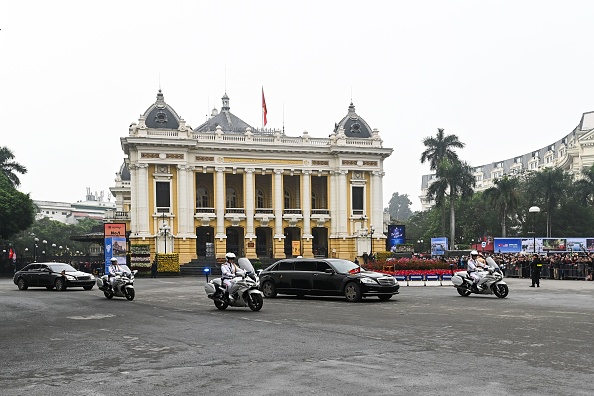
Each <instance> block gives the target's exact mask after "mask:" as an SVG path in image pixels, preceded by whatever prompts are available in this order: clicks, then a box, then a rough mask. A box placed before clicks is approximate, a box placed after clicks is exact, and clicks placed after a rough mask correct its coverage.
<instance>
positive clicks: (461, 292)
mask: <svg viewBox="0 0 594 396" xmlns="http://www.w3.org/2000/svg"><path fill="white" fill-rule="evenodd" d="M456 290H458V294H459V295H461V296H462V297H468V296H470V293H471V292H470V290H467V289H456Z"/></svg>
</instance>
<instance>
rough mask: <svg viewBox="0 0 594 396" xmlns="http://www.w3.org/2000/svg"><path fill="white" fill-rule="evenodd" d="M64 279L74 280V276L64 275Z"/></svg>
mask: <svg viewBox="0 0 594 396" xmlns="http://www.w3.org/2000/svg"><path fill="white" fill-rule="evenodd" d="M66 279H68V280H76V278H75V277H74V276H72V275H66Z"/></svg>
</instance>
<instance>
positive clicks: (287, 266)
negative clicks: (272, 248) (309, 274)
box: [275, 261, 293, 271]
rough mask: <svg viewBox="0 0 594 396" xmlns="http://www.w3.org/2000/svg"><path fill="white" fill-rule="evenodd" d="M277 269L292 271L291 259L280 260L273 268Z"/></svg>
mask: <svg viewBox="0 0 594 396" xmlns="http://www.w3.org/2000/svg"><path fill="white" fill-rule="evenodd" d="M275 269H276V270H277V271H293V262H292V261H281V262H280V263H278V265H277V266H276V268H275Z"/></svg>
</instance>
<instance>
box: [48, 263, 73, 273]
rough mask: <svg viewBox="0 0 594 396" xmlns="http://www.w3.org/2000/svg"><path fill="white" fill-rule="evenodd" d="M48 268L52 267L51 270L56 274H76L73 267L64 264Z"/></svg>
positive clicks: (52, 265) (51, 265)
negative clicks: (63, 272)
mask: <svg viewBox="0 0 594 396" xmlns="http://www.w3.org/2000/svg"><path fill="white" fill-rule="evenodd" d="M48 267H50V268H51V270H52V271H54V272H62V271H66V272H71V271H72V272H76V270H75V269H74V268H73V267H72V266H71V265H68V264H63V263H55V264H49V265H48Z"/></svg>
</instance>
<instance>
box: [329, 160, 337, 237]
mask: <svg viewBox="0 0 594 396" xmlns="http://www.w3.org/2000/svg"><path fill="white" fill-rule="evenodd" d="M336 174H337V173H336V172H335V171H330V177H329V178H330V207H329V208H328V209H329V210H330V217H331V218H332V219H331V221H330V238H336V237H337V235H338V224H339V223H340V221H339V220H338V198H337V197H338V194H339V192H338V187H337V182H336Z"/></svg>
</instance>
